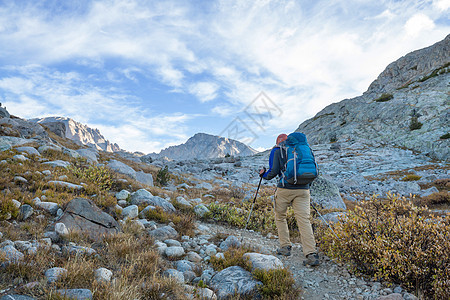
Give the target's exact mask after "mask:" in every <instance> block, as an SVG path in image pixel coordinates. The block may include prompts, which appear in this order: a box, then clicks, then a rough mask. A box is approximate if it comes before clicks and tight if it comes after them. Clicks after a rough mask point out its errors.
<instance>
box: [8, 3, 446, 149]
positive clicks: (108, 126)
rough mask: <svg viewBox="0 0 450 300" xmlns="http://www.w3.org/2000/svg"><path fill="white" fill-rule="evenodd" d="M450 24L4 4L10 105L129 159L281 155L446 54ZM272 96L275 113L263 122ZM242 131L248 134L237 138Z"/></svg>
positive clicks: (385, 13) (264, 10)
mask: <svg viewBox="0 0 450 300" xmlns="http://www.w3.org/2000/svg"><path fill="white" fill-rule="evenodd" d="M449 12H450V0H434V1H415V0H405V1H384V0H380V1H365V0H326V1H323V0H318V1H313V0H299V1H275V0H274V1H270V0H264V1H233V0H227V1H171V0H168V1H139V0H119V1H114V0H108V1H87V0H86V1H83V0H79V1H57V0H52V1H45V0H43V1H35V0H32V1H31V0H30V1H27V0H20V1H19V0H16V1H11V0H9V1H2V0H0V102H1V103H2V104H3V105H4V106H6V107H7V109H8V111H9V112H10V113H12V114H14V115H17V116H19V117H23V118H33V117H45V116H66V117H71V118H73V119H75V120H77V121H79V122H82V123H84V124H87V125H89V126H91V127H94V128H98V129H100V131H101V132H102V133H103V135H104V136H105V137H106V138H107V139H109V140H110V141H112V142H116V143H118V144H119V145H120V146H121V147H122V148H123V149H126V150H129V151H141V152H144V153H149V152H154V151H155V152H158V151H159V150H161V149H162V148H165V147H168V146H170V145H176V144H180V143H183V142H185V141H186V140H187V139H188V138H189V137H190V136H192V135H194V134H195V133H197V132H206V133H210V134H216V135H218V134H221V133H222V135H224V136H227V137H239V138H240V139H241V140H243V141H247V142H250V145H251V146H252V147H254V148H258V149H262V148H269V147H271V146H272V145H273V144H274V140H275V137H276V136H277V135H278V133H280V132H286V133H289V132H291V131H294V130H295V129H296V128H297V126H298V125H299V124H300V123H301V122H303V121H304V120H306V119H308V118H310V117H312V116H314V115H315V114H316V113H317V112H319V111H320V110H321V109H322V108H324V107H325V106H326V105H328V104H330V103H333V102H337V101H340V100H342V99H345V98H351V97H355V96H358V95H361V94H362V93H363V92H364V91H365V90H366V89H367V87H368V86H369V84H370V83H371V82H372V81H373V80H374V79H376V77H377V76H378V74H379V73H380V72H382V71H383V69H384V68H385V67H386V66H387V65H388V64H389V63H391V62H392V61H394V60H396V59H398V58H399V57H401V56H403V55H405V54H407V53H408V52H411V51H413V50H416V49H420V48H423V47H426V46H429V45H432V44H433V43H435V42H437V41H440V40H442V39H443V38H444V37H445V36H446V35H447V34H449V33H450V20H449ZM261 92H264V95H266V97H267V98H268V100H270V101H269V102H270V103H272V104H273V105H272V107H275V108H276V109H275V110H272V111H271V112H270V113H269V111H264V109H262V110H261V109H259V110H258V109H254V108H255V107H256V108H257V107H258V105H257V104H255V103H257V102H258V100H259V98H258V95H260V93H261ZM255 99H256V100H257V101H256V102H252V101H254V100H255ZM266 100H267V99H266ZM266 102H267V101H266ZM252 103H254V104H252ZM252 105H253V107H252ZM259 107H261V106H259ZM249 108H250V109H253V111H254V112H255V111H256V112H257V113H258V112H259V113H261V114H263V115H265V119H264V122H262V123H258V122H257V120H256V119H255V118H251V116H252V114H250V115H249V114H248V113H246V112H248V110H249ZM253 116H255V114H254V113H253ZM236 120H238V121H239V122H240V123H241V125H240V126H241V129H242V128H244V129H245V128H246V129H247V130H248V131H247V132H245V130H241V131H240V134H239V135H237V134H236V135H235V136H233V133H232V132H231V131H229V130H227V129H229V128H230V124H236ZM242 124H243V125H244V126H242Z"/></svg>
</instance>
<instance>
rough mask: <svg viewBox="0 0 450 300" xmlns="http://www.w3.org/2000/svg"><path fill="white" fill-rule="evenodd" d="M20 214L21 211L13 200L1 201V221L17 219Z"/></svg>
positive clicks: (4, 199)
mask: <svg viewBox="0 0 450 300" xmlns="http://www.w3.org/2000/svg"><path fill="white" fill-rule="evenodd" d="M18 214H19V209H18V208H17V206H15V205H14V202H13V201H12V199H9V198H5V197H4V198H3V199H1V200H0V221H2V220H9V219H10V218H15V217H17V215H18Z"/></svg>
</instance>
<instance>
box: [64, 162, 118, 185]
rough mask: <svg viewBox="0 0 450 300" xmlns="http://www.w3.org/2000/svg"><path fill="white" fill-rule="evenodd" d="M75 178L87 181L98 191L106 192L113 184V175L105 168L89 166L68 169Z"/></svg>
mask: <svg viewBox="0 0 450 300" xmlns="http://www.w3.org/2000/svg"><path fill="white" fill-rule="evenodd" d="M68 169H69V170H70V171H71V172H72V173H73V174H74V175H75V176H76V177H78V178H80V179H84V180H87V181H89V183H92V184H94V185H95V186H96V187H98V188H99V189H100V190H103V191H108V190H110V189H111V187H112V185H113V183H114V175H113V173H112V172H111V170H110V169H108V168H107V167H105V166H89V167H88V168H86V167H75V166H69V168H68Z"/></svg>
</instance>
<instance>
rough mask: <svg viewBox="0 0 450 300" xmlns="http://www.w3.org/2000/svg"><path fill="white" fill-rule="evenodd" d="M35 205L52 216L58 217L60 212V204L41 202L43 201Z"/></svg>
mask: <svg viewBox="0 0 450 300" xmlns="http://www.w3.org/2000/svg"><path fill="white" fill-rule="evenodd" d="M35 205H36V206H37V207H38V208H41V209H43V210H45V211H47V212H49V213H50V214H52V215H56V213H57V212H58V209H59V205H58V203H55V202H41V201H39V202H36V203H35Z"/></svg>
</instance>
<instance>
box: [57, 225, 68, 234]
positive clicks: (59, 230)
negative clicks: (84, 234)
mask: <svg viewBox="0 0 450 300" xmlns="http://www.w3.org/2000/svg"><path fill="white" fill-rule="evenodd" d="M55 232H56V233H57V234H58V235H60V236H67V235H69V230H67V227H66V225H65V224H64V223H56V224H55Z"/></svg>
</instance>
